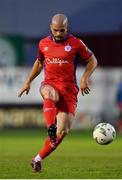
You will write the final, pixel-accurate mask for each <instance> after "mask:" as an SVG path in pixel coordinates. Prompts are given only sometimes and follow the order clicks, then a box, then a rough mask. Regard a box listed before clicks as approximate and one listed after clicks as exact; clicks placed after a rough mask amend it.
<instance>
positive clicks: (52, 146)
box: [39, 134, 64, 159]
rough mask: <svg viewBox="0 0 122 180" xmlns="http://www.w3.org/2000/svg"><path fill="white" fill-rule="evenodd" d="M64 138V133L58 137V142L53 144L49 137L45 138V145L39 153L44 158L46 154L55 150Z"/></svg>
mask: <svg viewBox="0 0 122 180" xmlns="http://www.w3.org/2000/svg"><path fill="white" fill-rule="evenodd" d="M63 138H64V134H62V135H61V136H59V137H57V140H56V143H55V144H53V143H51V141H50V138H49V137H48V138H47V139H46V140H45V144H44V147H43V148H42V149H41V151H40V152H39V155H40V157H41V158H42V159H44V158H45V157H46V156H48V155H49V154H50V153H51V152H53V151H54V150H55V149H56V148H57V146H58V145H59V144H60V143H61V141H62V140H63Z"/></svg>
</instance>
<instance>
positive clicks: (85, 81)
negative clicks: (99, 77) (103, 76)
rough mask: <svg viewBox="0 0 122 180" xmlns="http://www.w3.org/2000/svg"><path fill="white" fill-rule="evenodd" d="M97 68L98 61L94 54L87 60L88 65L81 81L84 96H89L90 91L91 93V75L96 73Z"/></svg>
mask: <svg viewBox="0 0 122 180" xmlns="http://www.w3.org/2000/svg"><path fill="white" fill-rule="evenodd" d="M96 67H97V59H96V57H95V56H94V54H92V55H91V56H90V57H89V58H88V59H87V65H86V68H85V71H84V73H83V75H82V77H81V80H80V90H81V93H82V95H83V96H84V93H85V94H89V91H90V88H89V78H90V76H91V74H92V73H93V72H94V70H95V68H96Z"/></svg>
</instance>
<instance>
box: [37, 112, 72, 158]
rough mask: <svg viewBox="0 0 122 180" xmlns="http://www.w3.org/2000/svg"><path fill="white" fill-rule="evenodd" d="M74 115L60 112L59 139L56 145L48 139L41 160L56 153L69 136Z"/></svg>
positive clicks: (58, 116)
mask: <svg viewBox="0 0 122 180" xmlns="http://www.w3.org/2000/svg"><path fill="white" fill-rule="evenodd" d="M73 117H74V116H73V114H72V113H65V112H60V113H58V115H57V138H56V142H55V143H54V144H52V143H51V141H50V139H49V138H47V139H46V141H45V145H44V146H43V148H42V149H41V151H40V152H39V156H40V157H41V159H44V158H45V157H46V156H48V155H49V154H50V153H51V152H52V151H54V150H55V149H56V148H57V146H58V145H59V144H60V143H61V141H62V140H63V138H64V137H65V135H67V134H68V132H69V130H70V128H71V124H72V121H73Z"/></svg>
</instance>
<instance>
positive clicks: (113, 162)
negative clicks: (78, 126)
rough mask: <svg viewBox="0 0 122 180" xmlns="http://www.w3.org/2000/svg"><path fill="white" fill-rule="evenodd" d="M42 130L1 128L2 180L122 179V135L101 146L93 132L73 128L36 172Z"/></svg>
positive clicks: (0, 157)
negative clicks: (32, 163) (33, 164)
mask: <svg viewBox="0 0 122 180" xmlns="http://www.w3.org/2000/svg"><path fill="white" fill-rule="evenodd" d="M45 137H46V131H45V130H42V129H13V130H12V129H9V130H8V129H7V130H0V179H2V178H3V179H9V178H11V179H16V178H17V179H19V178H21V179H86V178H87V179H93V178H97V179H102V178H103V179H113V178H114V179H122V135H119V134H117V138H116V140H115V141H114V142H113V143H112V144H109V145H103V146H102V145H98V144H97V143H96V142H95V141H94V140H93V139H92V132H90V131H88V132H82V131H73V130H71V132H70V133H69V135H68V136H67V137H66V138H65V139H64V141H63V142H62V144H60V146H59V147H58V148H57V150H56V151H54V152H53V153H52V154H51V155H50V156H48V157H47V158H46V159H45V160H44V161H43V164H42V165H43V171H42V172H41V173H33V172H32V169H31V167H30V161H31V158H32V157H33V156H34V155H36V154H37V152H38V151H39V149H40V148H41V147H42V145H43V140H44V138H45Z"/></svg>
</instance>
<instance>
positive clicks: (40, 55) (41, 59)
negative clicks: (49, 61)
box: [37, 41, 44, 62]
mask: <svg viewBox="0 0 122 180" xmlns="http://www.w3.org/2000/svg"><path fill="white" fill-rule="evenodd" d="M37 59H38V60H39V61H41V62H42V61H43V60H44V54H43V52H42V51H41V41H40V42H39V45H38V54H37Z"/></svg>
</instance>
